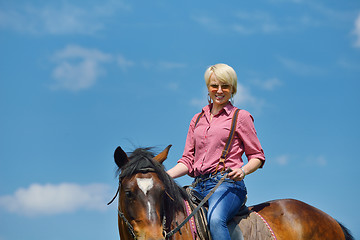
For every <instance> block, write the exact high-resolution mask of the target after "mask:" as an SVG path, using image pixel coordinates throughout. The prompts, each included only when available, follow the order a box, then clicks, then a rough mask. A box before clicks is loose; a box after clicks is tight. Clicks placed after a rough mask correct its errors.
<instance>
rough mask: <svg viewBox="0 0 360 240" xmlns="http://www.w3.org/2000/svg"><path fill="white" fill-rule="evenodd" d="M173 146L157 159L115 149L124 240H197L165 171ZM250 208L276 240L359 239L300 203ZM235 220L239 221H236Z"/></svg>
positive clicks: (146, 152) (180, 192)
mask: <svg viewBox="0 0 360 240" xmlns="http://www.w3.org/2000/svg"><path fill="white" fill-rule="evenodd" d="M170 147H171V145H169V146H168V147H166V148H165V149H164V150H163V151H162V152H161V153H159V154H158V155H156V156H155V155H154V154H153V152H152V151H151V148H138V149H136V150H135V151H134V152H132V154H131V155H130V156H129V157H128V155H127V154H126V153H125V152H124V151H123V149H122V148H121V147H117V148H116V150H115V152H114V159H115V163H116V165H117V166H118V170H117V173H118V176H119V187H118V191H117V193H116V195H115V197H114V198H113V199H112V201H114V199H115V198H116V196H117V195H119V200H118V228H119V235H120V239H121V240H131V239H140V240H160V239H161V240H165V239H174V240H175V239H183V240H190V239H195V238H196V236H194V232H193V229H192V226H191V224H190V221H186V218H187V215H188V214H187V211H186V201H187V200H188V199H189V196H188V194H187V193H186V191H185V190H184V188H182V187H180V186H178V185H177V184H176V183H175V181H174V180H173V179H172V178H171V177H170V176H169V175H168V174H167V173H166V171H165V168H164V166H163V162H164V160H165V159H166V158H167V155H168V152H169V149H170ZM112 201H111V202H112ZM111 202H110V203H111ZM110 203H109V204H110ZM248 209H249V210H250V211H254V212H256V213H258V214H259V215H261V217H262V218H263V219H264V221H265V222H266V223H267V224H268V225H269V227H271V230H272V232H273V234H274V236H273V237H274V238H273V239H277V240H289V239H296V240H309V239H311V240H325V239H326V240H332V239H334V240H353V239H354V238H353V236H352V235H351V233H350V231H349V230H348V229H347V228H346V227H344V226H343V225H342V224H341V223H339V222H337V221H336V220H335V219H333V218H332V217H331V216H329V215H328V214H326V213H325V212H323V211H321V210H319V209H317V208H315V207H313V206H311V205H308V204H306V203H304V202H302V201H299V200H296V199H279V200H273V201H268V202H264V203H260V204H257V205H254V206H249V207H248ZM184 220H185V222H184ZM233 220H235V222H237V223H239V221H240V220H239V219H236V217H235V219H233ZM179 224H180V225H179ZM196 239H199V238H196ZM200 239H201V238H200ZM239 239H241V238H239ZM245 239H246V238H245Z"/></svg>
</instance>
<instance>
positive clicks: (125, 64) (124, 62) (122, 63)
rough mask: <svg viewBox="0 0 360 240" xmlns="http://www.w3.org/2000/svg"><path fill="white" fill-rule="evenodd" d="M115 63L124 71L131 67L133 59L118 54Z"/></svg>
mask: <svg viewBox="0 0 360 240" xmlns="http://www.w3.org/2000/svg"><path fill="white" fill-rule="evenodd" d="M117 63H118V65H119V67H120V68H121V70H123V71H124V72H126V71H127V70H128V69H129V68H130V67H133V66H134V65H135V63H134V62H133V61H131V60H128V59H126V58H125V57H124V56H122V55H119V56H118V57H117Z"/></svg>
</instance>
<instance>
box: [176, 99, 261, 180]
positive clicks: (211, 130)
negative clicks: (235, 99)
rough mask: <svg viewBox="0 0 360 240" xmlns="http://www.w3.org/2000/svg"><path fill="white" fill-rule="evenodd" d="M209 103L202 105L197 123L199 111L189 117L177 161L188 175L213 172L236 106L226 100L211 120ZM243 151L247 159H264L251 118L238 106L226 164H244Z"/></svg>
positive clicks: (237, 165)
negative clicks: (181, 150)
mask: <svg viewBox="0 0 360 240" xmlns="http://www.w3.org/2000/svg"><path fill="white" fill-rule="evenodd" d="M210 107H211V105H208V106H205V107H204V108H203V109H202V111H203V112H204V115H203V116H202V117H201V118H200V120H199V122H198V123H197V125H196V127H195V121H196V119H197V117H198V115H199V114H196V115H195V116H194V117H193V118H192V120H191V122H190V127H189V131H188V134H187V138H186V143H185V149H184V153H183V156H182V158H181V159H180V160H179V161H178V163H183V164H185V165H186V167H187V168H188V170H189V175H190V176H193V177H196V176H199V175H202V174H207V173H212V172H215V169H216V166H217V164H218V162H219V158H220V156H221V153H222V150H223V149H224V146H225V143H226V141H227V139H228V136H229V132H230V128H231V121H232V117H233V115H234V112H235V109H236V108H235V107H234V106H233V105H232V104H231V103H230V102H229V103H228V104H227V105H226V106H225V107H224V108H223V109H222V110H221V111H220V112H219V114H217V115H216V116H214V117H213V119H212V121H211V122H210ZM194 127H195V129H194ZM244 152H245V155H246V157H247V159H248V160H250V159H252V158H258V159H260V160H263V163H264V161H265V156H264V151H263V149H262V147H261V145H260V142H259V139H258V137H257V135H256V130H255V127H254V119H253V117H252V116H251V115H250V113H249V112H247V111H246V110H240V111H239V115H238V119H237V125H236V130H235V135H234V138H233V141H232V143H231V146H230V149H229V153H228V155H227V157H226V160H225V165H226V168H229V167H230V168H239V167H241V166H242V165H244V162H243V160H242V155H243V153H244ZM221 166H222V165H221Z"/></svg>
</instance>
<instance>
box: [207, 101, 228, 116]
mask: <svg viewBox="0 0 360 240" xmlns="http://www.w3.org/2000/svg"><path fill="white" fill-rule="evenodd" d="M228 103H229V102H226V103H224V104H221V105H220V104H214V103H213V105H212V108H211V111H210V113H211V115H213V116H215V115H217V114H218V113H219V112H220V111H221V109H223V108H224V107H225V106H226V105H227V104H228Z"/></svg>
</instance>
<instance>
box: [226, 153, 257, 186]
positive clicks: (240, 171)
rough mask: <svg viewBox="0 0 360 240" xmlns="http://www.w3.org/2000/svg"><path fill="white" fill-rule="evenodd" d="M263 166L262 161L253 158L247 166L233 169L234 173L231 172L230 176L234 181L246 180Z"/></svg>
mask: <svg viewBox="0 0 360 240" xmlns="http://www.w3.org/2000/svg"><path fill="white" fill-rule="evenodd" d="M262 164H263V161H262V160H260V159H258V158H252V159H250V160H249V162H248V163H247V164H246V165H244V166H242V167H241V168H236V169H232V172H230V173H229V175H228V176H229V178H231V179H232V180H234V181H241V180H243V179H244V178H245V176H246V175H249V174H250V173H253V172H255V171H256V170H257V169H258V168H259V167H260V166H261V165H262Z"/></svg>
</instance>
